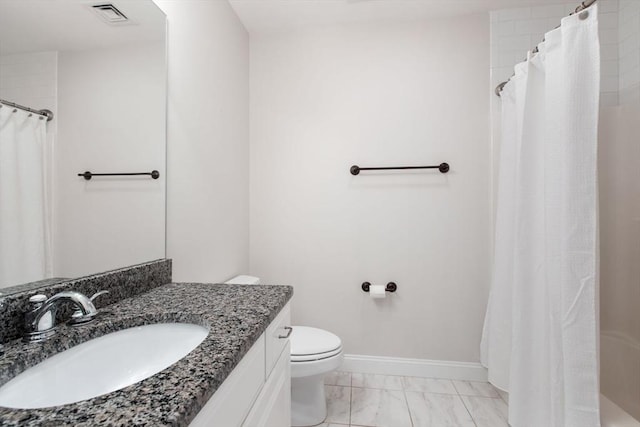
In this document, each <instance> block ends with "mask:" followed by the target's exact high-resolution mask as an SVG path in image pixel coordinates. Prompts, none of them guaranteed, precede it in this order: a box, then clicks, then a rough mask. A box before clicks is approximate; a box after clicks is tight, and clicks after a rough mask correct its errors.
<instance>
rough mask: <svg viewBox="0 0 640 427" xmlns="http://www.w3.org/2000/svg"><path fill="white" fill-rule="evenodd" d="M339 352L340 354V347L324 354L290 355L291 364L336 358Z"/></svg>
mask: <svg viewBox="0 0 640 427" xmlns="http://www.w3.org/2000/svg"><path fill="white" fill-rule="evenodd" d="M341 352H342V347H340V348H337V349H335V350H333V351H328V352H325V353H318V354H292V355H291V362H292V363H298V362H311V361H314V360H323V359H328V358H330V357H334V356H337V355H338V354H340V353H341Z"/></svg>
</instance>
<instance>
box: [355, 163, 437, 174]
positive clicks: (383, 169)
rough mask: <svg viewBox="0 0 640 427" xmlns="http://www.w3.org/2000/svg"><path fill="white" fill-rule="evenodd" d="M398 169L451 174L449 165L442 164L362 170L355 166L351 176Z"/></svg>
mask: <svg viewBox="0 0 640 427" xmlns="http://www.w3.org/2000/svg"><path fill="white" fill-rule="evenodd" d="M396 169H402V170H404V169H438V170H439V171H440V173H447V172H449V163H440V164H439V165H438V166H387V167H379V168H361V167H360V166H358V165H353V166H351V169H349V171H350V172H351V175H359V174H360V171H385V170H396Z"/></svg>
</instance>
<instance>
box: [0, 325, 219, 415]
mask: <svg viewBox="0 0 640 427" xmlns="http://www.w3.org/2000/svg"><path fill="white" fill-rule="evenodd" d="M208 333H209V331H208V330H207V329H206V328H203V327H202V326H198V325H192V324H186V323H162V324H155V325H145V326H138V327H135V328H129V329H124V330H122V331H118V332H113V333H111V334H107V335H104V336H102V337H99V338H95V339H93V340H90V341H87V342H85V343H82V344H80V345H77V346H75V347H72V348H70V349H69V350H66V351H63V352H62V353H58V354H56V355H55V356H52V357H50V358H49V359H47V360H45V361H43V362H42V363H40V364H38V365H36V366H34V367H32V368H29V369H27V370H26V371H24V372H23V373H21V374H20V375H18V376H16V377H15V378H13V379H12V380H11V381H9V382H8V383H6V384H5V385H4V386H2V387H0V406H4V407H7V408H22V409H33V408H46V407H50V406H58V405H65V404H68V403H73V402H79V401H81V400H86V399H90V398H92V397H97V396H101V395H103V394H107V393H110V392H112V391H116V390H119V389H121V388H124V387H127V386H129V385H131V384H135V383H137V382H139V381H142V380H144V379H145V378H149V377H150V376H152V375H154V374H157V373H158V372H160V371H162V370H164V369H166V368H168V367H169V366H171V365H173V364H174V363H176V362H177V361H178V360H180V359H182V358H183V357H184V356H186V355H187V354H189V352H191V350H193V349H194V348H196V347H197V346H198V345H199V344H200V343H201V342H202V341H203V340H204V339H205V337H206V336H207V334H208ZM35 345H37V344H35Z"/></svg>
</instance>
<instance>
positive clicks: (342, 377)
mask: <svg viewBox="0 0 640 427" xmlns="http://www.w3.org/2000/svg"><path fill="white" fill-rule="evenodd" d="M324 383H325V384H326V385H339V386H343V387H351V372H340V371H333V372H329V373H328V374H327V375H325V376H324Z"/></svg>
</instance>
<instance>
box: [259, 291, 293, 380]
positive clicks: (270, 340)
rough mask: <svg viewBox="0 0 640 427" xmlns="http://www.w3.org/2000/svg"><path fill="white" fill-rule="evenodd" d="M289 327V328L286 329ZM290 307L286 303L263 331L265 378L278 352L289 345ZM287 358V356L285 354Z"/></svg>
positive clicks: (278, 354)
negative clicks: (264, 340)
mask: <svg viewBox="0 0 640 427" xmlns="http://www.w3.org/2000/svg"><path fill="white" fill-rule="evenodd" d="M288 328H289V329H288ZM290 328H291V307H290V306H289V304H288V303H287V305H285V306H284V308H283V309H282V311H280V313H279V314H278V316H277V317H276V318H275V319H274V320H273V322H271V324H270V325H269V326H268V327H267V330H266V332H265V334H264V335H265V339H266V360H265V375H266V376H265V378H268V377H269V374H270V373H271V370H272V369H273V366H274V365H275V364H276V361H277V360H278V358H279V357H280V354H281V353H282V351H283V350H284V349H285V347H286V348H287V349H288V348H289V347H288V346H287V344H288V343H289V334H290V333H291V329H290ZM287 358H289V356H287Z"/></svg>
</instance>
